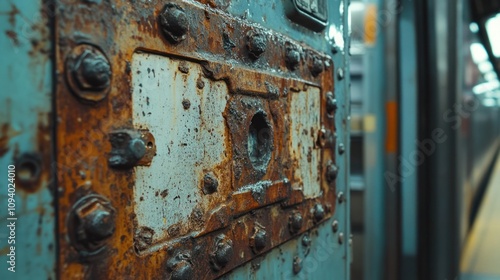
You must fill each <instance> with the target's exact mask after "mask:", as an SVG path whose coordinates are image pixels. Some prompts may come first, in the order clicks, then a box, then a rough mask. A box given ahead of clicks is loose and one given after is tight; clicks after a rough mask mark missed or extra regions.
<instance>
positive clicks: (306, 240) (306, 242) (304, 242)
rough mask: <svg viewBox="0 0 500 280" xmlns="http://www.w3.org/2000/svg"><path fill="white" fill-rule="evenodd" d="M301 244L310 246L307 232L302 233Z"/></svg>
mask: <svg viewBox="0 0 500 280" xmlns="http://www.w3.org/2000/svg"><path fill="white" fill-rule="evenodd" d="M302 246H304V247H310V246H311V238H310V237H309V234H306V235H304V237H302Z"/></svg>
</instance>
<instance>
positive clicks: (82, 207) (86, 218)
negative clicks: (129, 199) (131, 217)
mask: <svg viewBox="0 0 500 280" xmlns="http://www.w3.org/2000/svg"><path fill="white" fill-rule="evenodd" d="M73 213H74V214H73V217H74V219H75V220H74V225H75V228H76V241H77V242H78V245H82V246H83V247H84V248H86V249H87V250H89V251H94V250H96V249H98V248H99V247H100V245H101V243H102V242H103V241H104V240H106V239H107V238H109V237H110V236H111V235H113V233H114V231H115V210H114V209H113V208H112V207H111V205H109V202H107V201H105V200H104V199H102V198H99V197H97V196H91V197H85V198H83V199H82V200H80V201H79V202H78V203H77V206H76V207H75V209H74V211H73Z"/></svg>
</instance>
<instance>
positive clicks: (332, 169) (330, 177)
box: [326, 163, 338, 183]
mask: <svg viewBox="0 0 500 280" xmlns="http://www.w3.org/2000/svg"><path fill="white" fill-rule="evenodd" d="M337 174H338V168H337V166H336V165H335V164H333V163H329V164H328V165H327V167H326V181H327V182H328V183H332V182H333V181H335V179H336V178H337Z"/></svg>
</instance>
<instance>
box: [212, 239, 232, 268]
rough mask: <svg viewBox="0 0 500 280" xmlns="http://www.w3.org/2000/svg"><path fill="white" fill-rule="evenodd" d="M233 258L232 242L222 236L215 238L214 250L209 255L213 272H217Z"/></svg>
mask: <svg viewBox="0 0 500 280" xmlns="http://www.w3.org/2000/svg"><path fill="white" fill-rule="evenodd" d="M232 256H233V241H232V240H230V239H228V238H227V237H226V236H225V235H224V234H221V235H219V236H217V237H216V238H215V248H214V251H213V252H212V253H211V254H210V264H211V266H212V269H213V270H214V271H219V270H220V269H221V268H223V267H224V266H226V265H227V264H228V263H229V261H230V260H231V257H232Z"/></svg>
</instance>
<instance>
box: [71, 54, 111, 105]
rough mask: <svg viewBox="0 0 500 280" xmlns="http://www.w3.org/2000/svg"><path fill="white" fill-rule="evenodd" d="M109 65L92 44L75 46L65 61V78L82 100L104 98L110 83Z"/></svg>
mask: <svg viewBox="0 0 500 280" xmlns="http://www.w3.org/2000/svg"><path fill="white" fill-rule="evenodd" d="M111 73H112V72H111V66H110V64H109V61H108V59H107V58H106V57H105V56H104V54H103V53H102V52H101V51H100V50H99V49H97V48H96V47H94V46H91V45H79V46H77V47H75V48H74V49H73V50H72V51H71V54H70V55H69V56H68V59H67V61H66V79H67V82H68V84H69V86H70V88H71V90H72V91H73V93H74V94H75V95H76V96H77V97H79V98H80V99H82V100H85V101H89V102H97V101H100V100H102V99H104V98H105V97H106V96H107V93H108V91H109V88H110V84H111V75H112V74H111Z"/></svg>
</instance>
